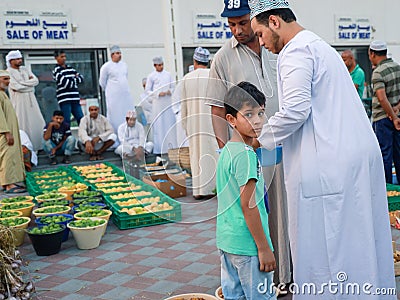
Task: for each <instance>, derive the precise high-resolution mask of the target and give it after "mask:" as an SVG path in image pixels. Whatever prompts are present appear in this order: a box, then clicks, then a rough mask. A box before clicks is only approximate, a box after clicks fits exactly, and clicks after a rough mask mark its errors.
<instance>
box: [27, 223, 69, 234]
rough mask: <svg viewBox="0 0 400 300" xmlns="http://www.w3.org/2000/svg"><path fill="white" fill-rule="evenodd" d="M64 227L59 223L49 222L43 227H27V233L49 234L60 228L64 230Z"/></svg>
mask: <svg viewBox="0 0 400 300" xmlns="http://www.w3.org/2000/svg"><path fill="white" fill-rule="evenodd" d="M64 229H65V227H64V226H62V225H60V224H50V225H47V226H43V227H40V228H39V227H33V228H30V229H28V230H27V231H28V233H30V234H51V233H56V232H59V231H61V230H64Z"/></svg>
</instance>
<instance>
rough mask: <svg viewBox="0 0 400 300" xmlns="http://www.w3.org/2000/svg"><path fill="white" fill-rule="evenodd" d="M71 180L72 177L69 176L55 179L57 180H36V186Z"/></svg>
mask: <svg viewBox="0 0 400 300" xmlns="http://www.w3.org/2000/svg"><path fill="white" fill-rule="evenodd" d="M71 180H72V177H70V176H68V177H64V178H57V179H50V180H49V179H40V180H37V181H36V184H43V183H47V184H50V183H62V182H64V181H67V182H68V181H71Z"/></svg>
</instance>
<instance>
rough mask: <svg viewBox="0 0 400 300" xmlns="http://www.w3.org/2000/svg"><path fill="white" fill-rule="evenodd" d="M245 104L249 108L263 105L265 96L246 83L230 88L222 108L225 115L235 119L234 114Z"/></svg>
mask: <svg viewBox="0 0 400 300" xmlns="http://www.w3.org/2000/svg"><path fill="white" fill-rule="evenodd" d="M245 104H247V105H250V106H251V107H256V106H262V105H265V96H264V94H263V93H261V92H260V91H259V90H258V89H257V87H256V86H254V85H253V84H251V83H250V82H247V81H242V82H240V83H239V84H238V85H234V86H233V87H231V88H230V89H229V90H228V92H227V93H226V95H225V98H224V106H225V110H226V114H230V115H232V116H234V117H235V118H236V114H237V112H238V111H239V110H241V109H242V107H243V106H244V105H245Z"/></svg>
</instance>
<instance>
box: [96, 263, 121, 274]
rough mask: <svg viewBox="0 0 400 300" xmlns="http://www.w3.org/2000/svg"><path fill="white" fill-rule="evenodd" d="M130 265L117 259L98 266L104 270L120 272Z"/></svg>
mask: <svg viewBox="0 0 400 300" xmlns="http://www.w3.org/2000/svg"><path fill="white" fill-rule="evenodd" d="M127 267H128V264H125V263H121V262H117V261H113V262H110V263H108V264H106V265H103V266H101V267H100V268H98V269H99V270H103V271H109V272H119V271H121V270H123V269H125V268H127Z"/></svg>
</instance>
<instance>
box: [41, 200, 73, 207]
mask: <svg viewBox="0 0 400 300" xmlns="http://www.w3.org/2000/svg"><path fill="white" fill-rule="evenodd" d="M55 205H58V206H59V205H61V206H66V205H69V201H68V200H48V201H43V202H40V203H39V207H46V206H55Z"/></svg>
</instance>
